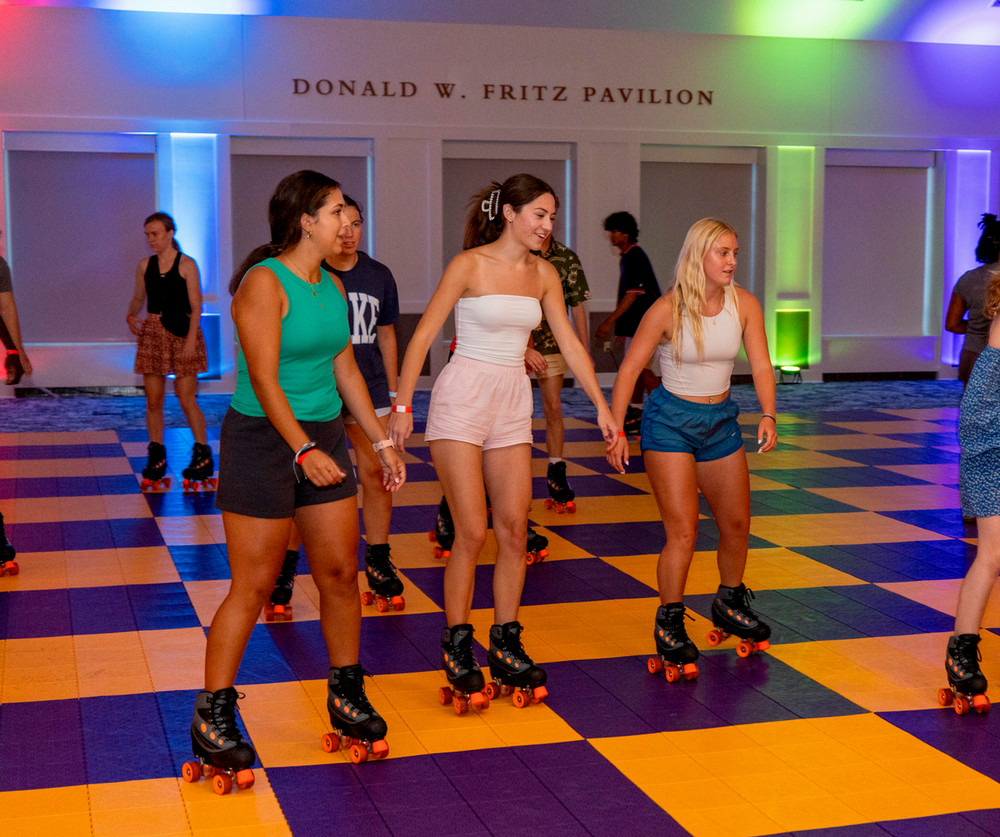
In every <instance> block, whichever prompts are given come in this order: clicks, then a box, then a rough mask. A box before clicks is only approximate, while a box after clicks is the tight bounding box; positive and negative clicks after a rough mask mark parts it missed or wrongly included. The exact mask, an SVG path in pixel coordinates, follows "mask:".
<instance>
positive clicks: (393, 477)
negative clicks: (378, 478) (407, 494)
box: [376, 448, 406, 491]
mask: <svg viewBox="0 0 1000 837" xmlns="http://www.w3.org/2000/svg"><path fill="white" fill-rule="evenodd" d="M376 456H378V461H379V462H380V463H381V464H382V487H383V488H384V489H385V490H386V491H399V489H400V488H402V487H403V483H404V482H406V465H404V464H403V460H402V459H400V458H399V456H397V455H396V451H394V450H393V449H392V448H382V450H380V451H379V452H378V453H377V454H376Z"/></svg>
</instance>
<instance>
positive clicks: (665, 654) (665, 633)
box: [646, 602, 698, 683]
mask: <svg viewBox="0 0 1000 837" xmlns="http://www.w3.org/2000/svg"><path fill="white" fill-rule="evenodd" d="M685 617H687V618H688V619H693V618H694V617H692V616H689V615H688V612H687V610H686V609H685V608H684V604H683V603H682V602H671V603H670V604H666V605H660V606H659V607H658V608H657V609H656V622H655V625H654V627H653V639H654V640H656V654H657V656H655V657H650V658H649V660H648V661H647V662H646V668H648V669H649V673H650V674H659V673H660V672H661V671H662V672H663V676H664V677H666V678H667V682H668V683H676V682H677V681H678V680H680V679H681V678H682V677H683V678H684V679H685V680H695V679H697V677H698V666H697V664H696V663H695V660H697V659H698V648H697V646H696V645H695V644H694V643H693V642H691V640H690V639H689V638H688V635H687V629H686V628H685V627H684V618H685Z"/></svg>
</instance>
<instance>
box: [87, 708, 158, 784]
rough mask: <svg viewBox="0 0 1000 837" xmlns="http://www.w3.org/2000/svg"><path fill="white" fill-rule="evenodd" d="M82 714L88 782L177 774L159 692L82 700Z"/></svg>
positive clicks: (125, 780) (129, 779) (120, 780)
mask: <svg viewBox="0 0 1000 837" xmlns="http://www.w3.org/2000/svg"><path fill="white" fill-rule="evenodd" d="M80 714H81V716H82V725H83V739H84V748H85V751H86V754H87V780H88V781H89V782H91V783H101V782H128V781H134V780H137V779H160V778H165V777H169V776H175V775H176V774H175V772H174V767H173V764H172V762H171V759H170V755H169V750H168V748H167V737H166V730H165V729H164V725H163V720H162V718H161V715H160V708H159V705H158V704H157V701H156V697H155V695H153V694H148V693H147V694H137V695H114V696H108V697H94V698H84V699H83V700H81V701H80ZM124 742H127V744H125V743H124Z"/></svg>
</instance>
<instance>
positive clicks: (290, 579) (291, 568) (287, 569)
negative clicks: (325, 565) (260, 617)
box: [264, 549, 299, 622]
mask: <svg viewBox="0 0 1000 837" xmlns="http://www.w3.org/2000/svg"><path fill="white" fill-rule="evenodd" d="M298 563H299V553H298V550H295V549H289V550H288V551H287V552H286V553H285V561H284V563H283V564H282V565H281V571H280V572H279V573H278V578H277V580H276V581H275V582H274V592H273V593H271V598H270V599H269V600H268V601H267V603H266V604H265V605H264V621H265V622H291V621H292V605H291V601H292V588H293V587H295V568H296V566H297V565H298Z"/></svg>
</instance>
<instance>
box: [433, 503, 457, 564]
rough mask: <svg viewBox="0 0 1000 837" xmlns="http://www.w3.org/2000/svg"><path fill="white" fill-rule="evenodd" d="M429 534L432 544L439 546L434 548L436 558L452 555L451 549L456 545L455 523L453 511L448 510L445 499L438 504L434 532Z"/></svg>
mask: <svg viewBox="0 0 1000 837" xmlns="http://www.w3.org/2000/svg"><path fill="white" fill-rule="evenodd" d="M427 534H428V537H429V538H430V539H431V543H437V546H435V547H434V557H435V558H438V559H441V558H447V557H448V556H449V555H451V548H452V546H453V545H454V543H455V523H454V521H453V520H452V519H451V509H449V508H448V501H447V500H446V499H445V498H444V497H442V498H441V502H440V503H438V513H437V521H436V522H435V524H434V531H433V532H428V533H427Z"/></svg>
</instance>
